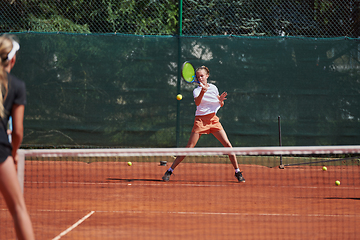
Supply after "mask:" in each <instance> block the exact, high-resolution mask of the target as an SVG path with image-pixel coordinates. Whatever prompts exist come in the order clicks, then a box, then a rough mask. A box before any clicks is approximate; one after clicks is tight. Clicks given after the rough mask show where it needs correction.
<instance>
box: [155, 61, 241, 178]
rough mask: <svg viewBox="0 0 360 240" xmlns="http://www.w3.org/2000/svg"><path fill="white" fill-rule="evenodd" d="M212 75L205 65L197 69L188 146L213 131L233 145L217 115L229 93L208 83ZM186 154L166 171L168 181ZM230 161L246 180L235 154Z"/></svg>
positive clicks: (223, 142) (220, 138)
mask: <svg viewBox="0 0 360 240" xmlns="http://www.w3.org/2000/svg"><path fill="white" fill-rule="evenodd" d="M209 76H210V72H209V69H208V68H207V67H205V66H202V67H199V68H197V69H196V78H197V80H198V81H199V82H200V84H199V86H198V87H197V88H195V89H194V91H193V95H194V100H195V104H196V106H197V107H196V112H195V121H194V127H193V129H192V131H191V135H190V139H189V142H188V144H187V145H186V147H187V148H193V147H195V145H196V143H197V142H198V140H199V138H200V136H201V135H202V134H209V133H212V134H213V135H214V136H215V137H216V138H217V139H218V140H219V141H220V142H221V144H222V145H223V146H224V147H232V146H231V143H230V141H229V139H228V137H227V135H226V132H225V130H224V129H223V127H222V125H221V123H220V122H219V118H218V117H217V116H216V113H217V111H218V110H219V109H220V107H222V106H224V100H226V96H227V93H226V92H223V93H222V94H221V95H220V96H219V90H218V89H217V87H216V86H215V85H214V84H211V83H208V82H207V79H208V77H209ZM184 158H185V156H178V157H177V158H176V159H175V161H174V162H173V164H172V165H171V167H170V168H169V169H168V170H167V171H166V172H165V174H164V176H163V177H162V179H163V180H164V181H165V182H167V181H169V180H170V176H171V174H172V173H173V171H174V169H175V168H176V166H177V165H179V163H181V161H182V160H184ZM229 158H230V161H231V163H232V165H233V166H234V169H235V177H236V179H237V180H238V181H239V182H245V178H244V177H243V176H242V172H241V171H240V169H239V165H238V162H237V160H236V156H235V154H231V155H229Z"/></svg>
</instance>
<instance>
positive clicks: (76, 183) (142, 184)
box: [25, 181, 360, 190]
mask: <svg viewBox="0 0 360 240" xmlns="http://www.w3.org/2000/svg"><path fill="white" fill-rule="evenodd" d="M25 184H71V185H128V186H129V185H131V186H162V187H164V186H166V187H173V186H174V185H182V186H189V187H225V186H226V187H228V186H237V185H239V186H240V185H241V186H245V185H246V183H238V182H235V181H234V182H229V184H194V183H180V182H171V183H166V182H161V183H135V182H134V181H129V182H108V183H107V182H102V183H92V182H30V181H25ZM257 186H260V187H273V188H275V187H279V188H304V189H307V188H308V189H318V188H323V189H339V190H340V189H343V190H345V189H347V190H348V189H353V190H360V187H355V186H341V187H339V186H331V187H330V186H328V187H326V186H321V187H318V186H293V185H289V186H282V185H257Z"/></svg>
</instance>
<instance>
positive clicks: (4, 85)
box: [0, 35, 17, 118]
mask: <svg viewBox="0 0 360 240" xmlns="http://www.w3.org/2000/svg"><path fill="white" fill-rule="evenodd" d="M14 41H15V40H14V37H13V36H10V35H2V36H0V117H1V118H4V116H5V108H4V100H5V99H6V96H7V93H8V79H7V73H6V71H5V67H6V66H8V65H9V63H10V60H11V59H9V53H10V52H11V51H12V50H13V47H14V43H13V42H14ZM16 43H17V42H16ZM13 51H14V50H13Z"/></svg>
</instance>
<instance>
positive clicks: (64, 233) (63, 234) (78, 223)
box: [52, 211, 95, 240]
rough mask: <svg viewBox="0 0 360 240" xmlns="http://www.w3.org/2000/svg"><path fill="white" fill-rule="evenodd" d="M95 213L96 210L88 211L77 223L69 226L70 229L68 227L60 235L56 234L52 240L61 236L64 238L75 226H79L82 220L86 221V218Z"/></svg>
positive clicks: (56, 239)
mask: <svg viewBox="0 0 360 240" xmlns="http://www.w3.org/2000/svg"><path fill="white" fill-rule="evenodd" d="M94 213H95V211H91V212H90V213H88V214H87V215H85V216H84V217H83V218H81V219H80V220H79V221H77V222H76V223H74V224H73V225H72V226H71V227H69V228H68V229H66V230H65V231H63V232H62V233H60V234H59V235H58V236H56V237H55V238H53V239H52V240H59V239H60V238H62V237H63V236H65V235H66V234H68V233H69V232H71V231H72V230H73V229H74V228H76V227H77V226H79V225H80V224H81V223H82V222H84V221H85V220H86V219H88V218H89V217H90V216H91V215H93V214H94Z"/></svg>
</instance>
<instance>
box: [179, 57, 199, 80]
mask: <svg viewBox="0 0 360 240" xmlns="http://www.w3.org/2000/svg"><path fill="white" fill-rule="evenodd" d="M181 76H182V78H183V79H184V80H185V82H187V83H192V82H196V83H199V81H198V80H197V79H196V74H195V68H194V66H193V65H192V64H191V63H190V62H187V61H186V62H184V64H183V65H182V68H181Z"/></svg>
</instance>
